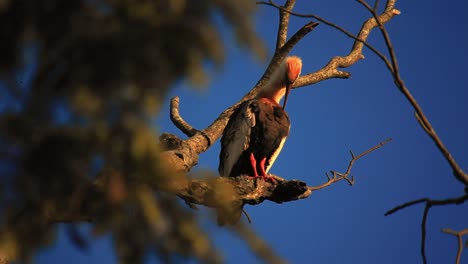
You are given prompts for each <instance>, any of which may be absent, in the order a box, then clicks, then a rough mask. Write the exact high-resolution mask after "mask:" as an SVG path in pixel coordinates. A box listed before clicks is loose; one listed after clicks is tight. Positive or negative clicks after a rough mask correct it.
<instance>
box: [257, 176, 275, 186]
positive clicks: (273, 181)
mask: <svg viewBox="0 0 468 264" xmlns="http://www.w3.org/2000/svg"><path fill="white" fill-rule="evenodd" d="M261 178H262V179H263V180H264V181H267V182H271V183H273V184H275V183H276V180H275V177H273V176H270V175H268V174H266V175H263V176H261Z"/></svg>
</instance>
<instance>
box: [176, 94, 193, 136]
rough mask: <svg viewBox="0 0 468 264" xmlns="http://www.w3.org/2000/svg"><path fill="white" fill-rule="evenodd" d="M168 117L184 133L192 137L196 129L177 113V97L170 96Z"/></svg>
mask: <svg viewBox="0 0 468 264" xmlns="http://www.w3.org/2000/svg"><path fill="white" fill-rule="evenodd" d="M170 113H171V114H170V117H171V121H172V123H174V125H175V126H176V127H177V128H178V129H180V131H182V132H183V133H184V134H185V135H187V136H189V137H193V136H194V135H195V134H196V133H197V132H198V130H197V129H195V128H194V127H192V126H191V125H189V124H188V123H187V122H185V120H184V119H183V118H182V117H181V116H180V114H179V97H178V96H175V97H172V98H171V109H170Z"/></svg>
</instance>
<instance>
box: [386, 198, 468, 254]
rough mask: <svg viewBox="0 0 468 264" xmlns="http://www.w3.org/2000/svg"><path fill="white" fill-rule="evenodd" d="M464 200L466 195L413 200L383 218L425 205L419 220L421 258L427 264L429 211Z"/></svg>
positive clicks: (388, 212) (460, 202)
mask: <svg viewBox="0 0 468 264" xmlns="http://www.w3.org/2000/svg"><path fill="white" fill-rule="evenodd" d="M466 200H468V194H464V195H463V196H460V197H455V198H449V199H444V200H432V199H429V198H421V199H417V200H413V201H410V202H406V203H403V204H401V205H398V206H396V207H395V208H393V209H391V210H389V211H387V212H386V213H385V216H388V215H391V214H393V213H395V212H398V211H400V210H402V209H405V208H407V207H409V206H412V205H415V204H420V203H425V204H426V205H425V207H424V213H423V217H422V220H421V256H422V258H423V263H427V257H426V252H425V248H426V222H427V215H428V214H429V210H430V208H431V207H432V206H439V205H449V204H455V205H459V204H462V203H464V202H465V201H466Z"/></svg>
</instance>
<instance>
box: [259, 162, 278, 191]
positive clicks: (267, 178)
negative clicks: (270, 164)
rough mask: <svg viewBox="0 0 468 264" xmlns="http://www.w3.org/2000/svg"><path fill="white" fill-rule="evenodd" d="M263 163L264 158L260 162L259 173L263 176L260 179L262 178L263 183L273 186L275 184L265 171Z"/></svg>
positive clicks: (273, 179)
mask: <svg viewBox="0 0 468 264" xmlns="http://www.w3.org/2000/svg"><path fill="white" fill-rule="evenodd" d="M265 162H266V158H265V157H264V158H263V159H262V160H261V161H260V173H261V174H262V175H263V176H261V177H262V178H263V180H264V181H267V182H271V183H273V184H275V183H276V180H275V178H273V177H271V176H270V175H269V174H268V173H267V172H266V170H265Z"/></svg>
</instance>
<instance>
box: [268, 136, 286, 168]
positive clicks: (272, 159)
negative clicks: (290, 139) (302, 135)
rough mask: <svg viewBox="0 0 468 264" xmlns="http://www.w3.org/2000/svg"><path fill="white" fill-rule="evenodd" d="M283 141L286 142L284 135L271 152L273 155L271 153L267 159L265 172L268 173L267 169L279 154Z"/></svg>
mask: <svg viewBox="0 0 468 264" xmlns="http://www.w3.org/2000/svg"><path fill="white" fill-rule="evenodd" d="M284 142H286V137H284V138H282V139H281V142H280V143H279V146H278V148H277V149H276V150H275V151H274V152H273V155H271V157H270V160H269V161H268V166H267V167H266V168H265V172H266V173H268V171H269V170H270V169H271V167H272V166H273V163H275V160H276V158H277V157H278V155H279V154H280V152H281V150H282V149H283V146H284Z"/></svg>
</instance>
